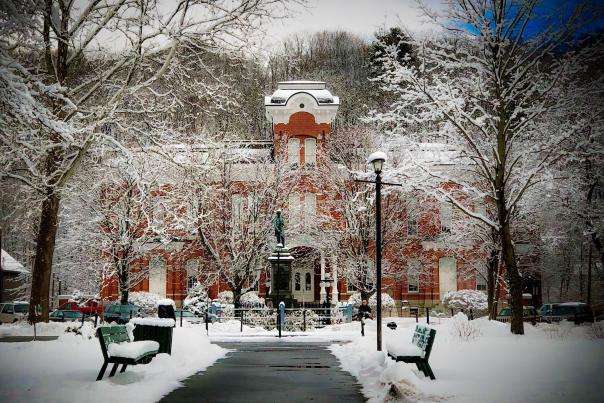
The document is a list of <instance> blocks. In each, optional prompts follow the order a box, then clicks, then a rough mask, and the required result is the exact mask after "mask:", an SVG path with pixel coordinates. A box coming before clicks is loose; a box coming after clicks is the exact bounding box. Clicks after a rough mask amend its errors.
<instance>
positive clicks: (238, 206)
mask: <svg viewBox="0 0 604 403" xmlns="http://www.w3.org/2000/svg"><path fill="white" fill-rule="evenodd" d="M231 206H232V209H233V210H232V214H233V215H232V217H233V221H234V222H240V221H241V213H242V211H243V200H242V197H241V195H240V194H234V195H233V196H232V197H231Z"/></svg>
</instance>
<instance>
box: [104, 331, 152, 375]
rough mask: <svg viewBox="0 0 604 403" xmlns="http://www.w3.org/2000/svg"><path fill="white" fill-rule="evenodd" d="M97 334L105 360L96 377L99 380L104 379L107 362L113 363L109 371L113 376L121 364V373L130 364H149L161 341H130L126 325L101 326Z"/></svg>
mask: <svg viewBox="0 0 604 403" xmlns="http://www.w3.org/2000/svg"><path fill="white" fill-rule="evenodd" d="M97 336H98V338H99V343H101V351H102V352H103V358H104V360H105V361H104V362H103V366H102V367H101V371H100V372H99V375H98V376H97V378H96V380H97V381H100V380H101V379H103V375H104V374H105V370H106V369H107V364H109V363H112V364H113V368H111V372H110V373H109V377H112V376H113V375H115V371H116V370H117V366H118V365H119V364H122V369H121V370H120V373H121V372H124V371H125V370H126V367H127V366H128V365H138V364H148V363H149V362H151V360H152V359H153V357H155V355H156V354H157V351H158V350H159V343H157V342H155V341H151V340H144V341H130V337H129V336H128V330H127V329H126V326H102V327H99V328H98V329H97Z"/></svg>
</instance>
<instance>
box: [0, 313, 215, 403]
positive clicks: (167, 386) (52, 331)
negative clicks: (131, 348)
mask: <svg viewBox="0 0 604 403" xmlns="http://www.w3.org/2000/svg"><path fill="white" fill-rule="evenodd" d="M65 326H66V325H65V324H62V323H50V324H45V325H42V326H39V328H38V334H43V335H60V337H59V339H58V340H55V341H36V342H25V343H0V357H1V358H0V360H1V362H2V365H0V402H11V403H13V402H49V403H50V402H57V403H59V402H61V403H65V402H90V403H94V402H103V403H106V402H112V403H117V402H156V401H158V400H159V399H160V398H161V397H162V396H164V395H166V394H167V393H169V392H170V391H172V390H174V389H176V388H178V387H179V386H180V385H181V383H180V381H181V380H183V379H185V378H187V377H188V376H190V375H192V374H194V373H196V372H198V371H202V370H204V369H206V368H207V367H208V366H210V365H212V363H214V362H215V361H216V360H217V359H219V358H221V357H224V356H225V354H226V353H227V350H225V349H223V348H220V347H218V346H216V345H213V344H210V341H209V340H208V338H207V337H206V335H205V328H204V327H202V326H188V327H183V328H180V327H177V328H175V329H174V339H173V343H172V355H171V356H170V355H167V354H159V355H157V356H156V357H155V358H153V360H152V361H151V362H150V363H149V364H146V365H137V366H129V367H128V368H127V369H126V372H124V373H123V374H120V373H119V372H118V373H117V374H116V375H115V376H114V377H113V378H109V377H108V375H109V371H110V369H111V366H112V365H109V366H108V368H107V371H106V372H105V378H104V379H103V380H102V381H99V382H96V381H95V379H96V376H97V374H98V372H99V369H100V368H101V364H102V362H103V355H102V353H101V348H100V345H99V341H98V339H96V338H95V337H92V338H91V339H89V338H88V337H89V336H91V335H92V334H93V332H94V330H93V329H92V326H91V325H90V324H88V325H87V326H86V329H85V331H84V332H83V333H84V334H83V335H82V336H80V335H75V334H73V333H69V334H66V333H64V329H65ZM32 334H33V328H31V327H30V326H26V325H20V326H19V325H10V326H5V325H3V326H0V335H1V336H6V335H32Z"/></svg>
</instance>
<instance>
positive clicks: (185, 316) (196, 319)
mask: <svg viewBox="0 0 604 403" xmlns="http://www.w3.org/2000/svg"><path fill="white" fill-rule="evenodd" d="M181 314H182V320H183V322H184V321H187V322H188V323H192V324H200V323H205V318H202V317H200V316H196V315H195V314H194V313H193V312H191V311H187V310H186V309H179V310H177V311H176V322H177V323H178V322H179V321H180V315H181Z"/></svg>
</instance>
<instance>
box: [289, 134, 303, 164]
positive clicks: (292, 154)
mask: <svg viewBox="0 0 604 403" xmlns="http://www.w3.org/2000/svg"><path fill="white" fill-rule="evenodd" d="M287 162H288V163H289V165H290V167H292V168H294V167H297V166H298V165H300V140H299V139H297V138H291V139H289V140H287Z"/></svg>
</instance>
